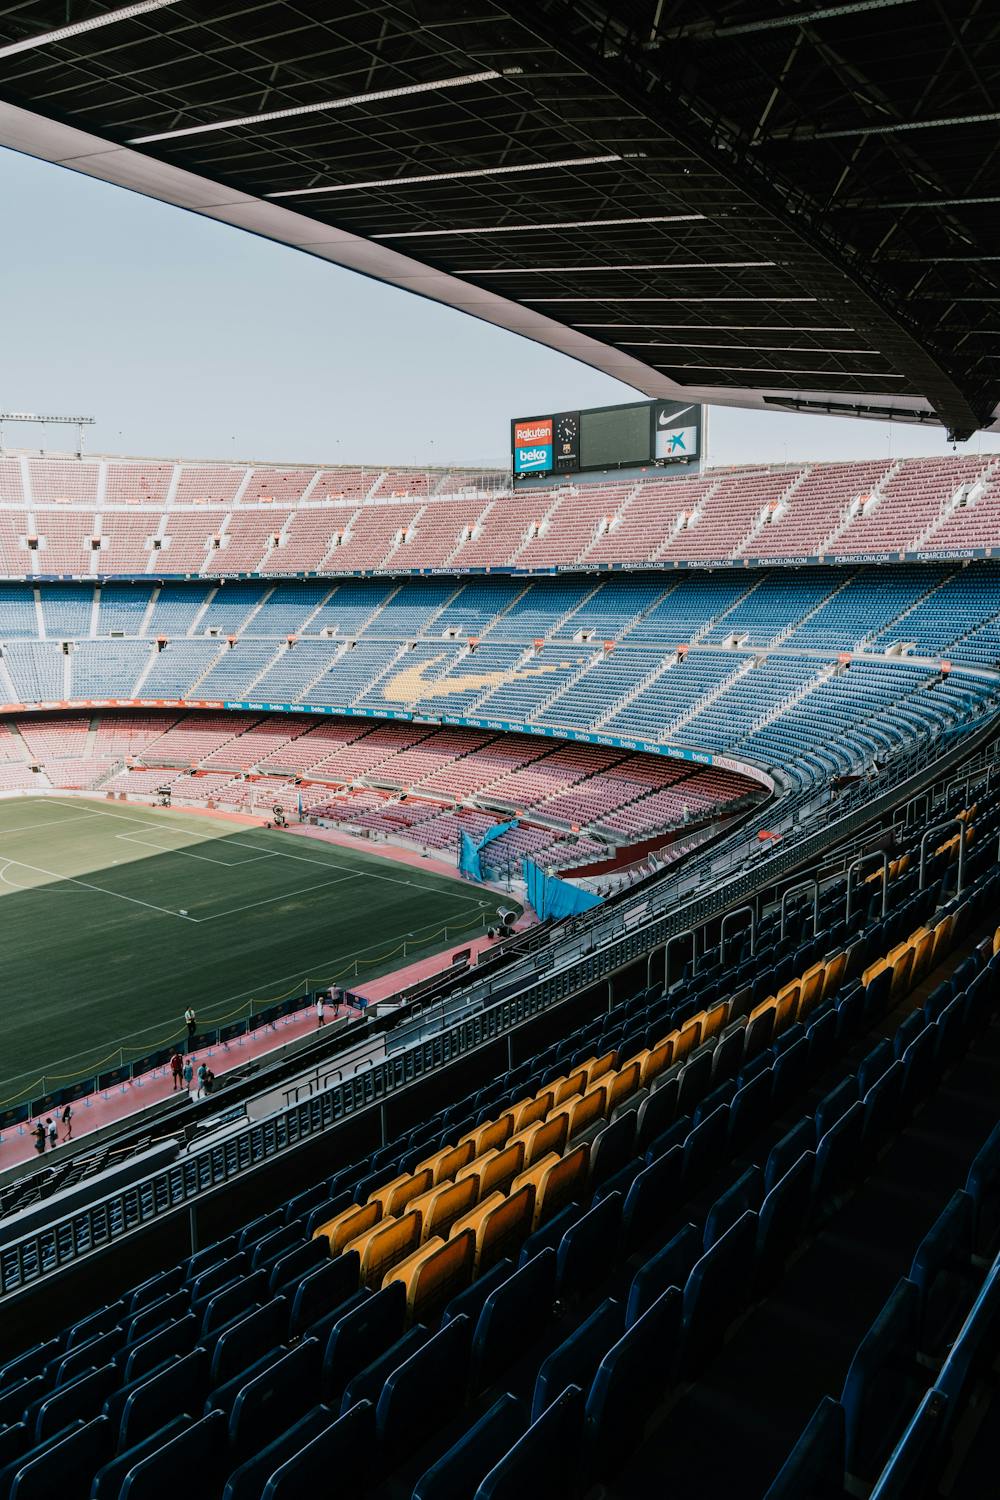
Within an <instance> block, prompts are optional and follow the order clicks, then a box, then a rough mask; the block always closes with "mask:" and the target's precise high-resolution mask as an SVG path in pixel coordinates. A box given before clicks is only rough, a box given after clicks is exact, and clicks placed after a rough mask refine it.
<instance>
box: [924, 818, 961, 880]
mask: <svg viewBox="0 0 1000 1500" xmlns="http://www.w3.org/2000/svg"><path fill="white" fill-rule="evenodd" d="M946 828H957V829H958V879H957V882H956V887H955V895H956V896H960V895H961V894H962V887H963V885H964V884H965V842H966V836H967V833H968V828H969V825H968V823H965V822H963V820H962V819H961V818H947V819H946V820H945V822H943V823H935V824H934V825H933V826H932V827H931V828H928V829H925V831H924V833H923V835H922V837H921V839H920V883H919V885H918V886H917V889H918V890H919V891H922V890H923V888H924V884H925V880H926V874H927V844H928V840H930V839H932V838H935V837H936V835H937V834H939V833H942V832H943V831H944V830H945V829H946Z"/></svg>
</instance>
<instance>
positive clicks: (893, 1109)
mask: <svg viewBox="0 0 1000 1500" xmlns="http://www.w3.org/2000/svg"><path fill="white" fill-rule="evenodd" d="M905 1083H906V1065H905V1064H904V1063H903V1062H901V1061H899V1060H898V1059H897V1060H896V1061H895V1062H893V1063H891V1064H890V1065H889V1067H888V1068H886V1070H885V1072H884V1073H883V1074H882V1076H881V1077H880V1078H879V1079H877V1080H876V1082H875V1083H873V1084H872V1086H871V1088H870V1089H869V1090H868V1092H867V1093H866V1094H865V1095H864V1096H863V1098H862V1101H861V1102H862V1104H863V1106H864V1111H865V1124H864V1150H865V1152H866V1153H867V1152H870V1151H875V1150H876V1149H877V1147H878V1146H879V1144H880V1143H881V1141H882V1140H883V1139H884V1137H885V1136H887V1135H888V1134H889V1132H890V1131H891V1130H892V1129H893V1128H894V1127H895V1125H896V1124H897V1123H898V1121H899V1116H900V1111H901V1110H902V1107H903V1088H904V1086H905Z"/></svg>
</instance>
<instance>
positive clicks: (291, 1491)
mask: <svg viewBox="0 0 1000 1500" xmlns="http://www.w3.org/2000/svg"><path fill="white" fill-rule="evenodd" d="M374 1415H375V1414H374V1411H373V1410H372V1406H371V1402H369V1401H359V1402H358V1404H357V1406H352V1408H351V1410H350V1411H349V1412H346V1413H345V1414H344V1416H342V1417H340V1418H338V1420H337V1421H336V1422H331V1424H330V1426H329V1427H326V1428H325V1429H324V1430H323V1431H322V1432H320V1433H318V1434H317V1436H316V1437H314V1438H312V1439H311V1441H310V1442H308V1443H306V1444H305V1446H304V1447H303V1448H300V1449H299V1451H298V1453H296V1454H294V1455H293V1456H292V1457H291V1458H287V1459H286V1460H285V1461H284V1462H283V1463H282V1464H281V1465H280V1466H279V1467H278V1468H277V1469H275V1470H274V1472H273V1473H272V1474H271V1477H270V1478H269V1479H268V1481H267V1484H266V1485H265V1486H264V1489H263V1491H262V1492H261V1500H300V1497H301V1496H302V1495H308V1494H317V1495H322V1494H324V1493H327V1492H328V1491H329V1489H330V1483H331V1478H333V1477H335V1483H336V1494H337V1497H338V1500H354V1497H355V1496H358V1495H360V1494H361V1493H362V1487H363V1486H365V1485H367V1484H369V1483H371V1481H372V1480H373V1478H374V1477H375V1474H376V1472H377V1469H378V1454H377V1452H376V1451H374V1448H373V1438H374V1427H375V1423H374Z"/></svg>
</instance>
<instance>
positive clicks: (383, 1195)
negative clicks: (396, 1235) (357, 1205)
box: [368, 1167, 433, 1219]
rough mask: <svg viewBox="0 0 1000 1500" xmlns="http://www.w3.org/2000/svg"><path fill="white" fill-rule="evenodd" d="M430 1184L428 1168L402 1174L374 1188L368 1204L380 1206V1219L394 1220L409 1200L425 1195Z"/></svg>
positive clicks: (431, 1181)
mask: <svg viewBox="0 0 1000 1500" xmlns="http://www.w3.org/2000/svg"><path fill="white" fill-rule="evenodd" d="M432 1183H433V1178H432V1176H431V1171H430V1168H429V1167H425V1168H424V1169H423V1171H422V1172H404V1173H403V1175H402V1176H401V1177H394V1178H393V1180H392V1182H387V1183H385V1184H384V1185H383V1186H382V1187H380V1188H376V1189H375V1191H374V1192H373V1193H370V1194H369V1196H368V1202H369V1203H378V1204H380V1205H381V1208H382V1218H384V1219H389V1218H392V1219H394V1218H396V1217H397V1216H398V1215H399V1214H401V1213H402V1212H403V1210H404V1209H405V1207H406V1205H407V1204H408V1203H409V1201H410V1199H411V1198H416V1197H419V1195H420V1194H421V1193H426V1191H427V1189H428V1188H429V1187H431V1186H432Z"/></svg>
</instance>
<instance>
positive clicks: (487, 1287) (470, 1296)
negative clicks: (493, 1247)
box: [441, 1260, 514, 1327]
mask: <svg viewBox="0 0 1000 1500" xmlns="http://www.w3.org/2000/svg"><path fill="white" fill-rule="evenodd" d="M513 1272H514V1262H513V1261H511V1260H498V1261H497V1263H496V1265H495V1266H491V1267H490V1269H489V1270H488V1271H486V1272H484V1274H483V1275H482V1276H479V1277H477V1278H476V1280H475V1281H473V1282H471V1283H470V1284H469V1285H468V1286H467V1287H466V1288H465V1290H464V1291H461V1292H459V1293H458V1294H457V1295H456V1296H454V1297H452V1299H451V1301H450V1302H449V1303H448V1305H447V1306H446V1307H445V1309H444V1312H443V1313H442V1315H441V1321H442V1323H450V1322H451V1319H452V1318H458V1317H462V1316H465V1317H467V1318H469V1319H470V1320H471V1322H472V1326H473V1327H475V1325H476V1323H477V1322H478V1320H479V1314H480V1313H481V1312H482V1309H483V1303H484V1302H485V1301H486V1299H487V1297H488V1296H489V1295H490V1293H491V1292H493V1291H495V1290H496V1288H497V1287H498V1286H501V1285H502V1284H503V1282H505V1281H506V1280H507V1277H508V1276H511V1275H513Z"/></svg>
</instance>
